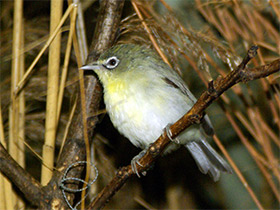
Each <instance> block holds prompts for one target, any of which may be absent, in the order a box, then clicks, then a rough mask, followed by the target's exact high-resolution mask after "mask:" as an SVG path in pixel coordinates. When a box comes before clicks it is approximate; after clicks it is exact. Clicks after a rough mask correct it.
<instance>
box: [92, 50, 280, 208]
mask: <svg viewBox="0 0 280 210" xmlns="http://www.w3.org/2000/svg"><path fill="white" fill-rule="evenodd" d="M257 49H258V47H257V46H253V47H251V49H250V50H249V51H248V53H247V55H246V57H245V58H244V59H243V61H242V63H241V64H240V65H239V66H238V67H237V68H236V70H234V71H232V72H230V73H229V74H228V75H227V76H226V77H224V78H222V77H218V78H217V79H216V81H211V82H210V83H209V87H208V90H207V91H205V92H204V93H202V95H201V96H200V97H199V99H198V100H197V102H196V103H195V104H194V106H193V107H192V108H191V109H190V110H189V111H188V113H187V114H185V115H184V116H183V117H182V118H181V119H180V120H178V121H177V122H176V123H175V124H173V125H172V126H170V131H171V137H172V138H175V137H176V136H177V135H178V134H179V133H180V132H182V131H183V130H185V129H186V128H188V127H189V126H191V125H192V124H195V123H199V121H200V119H201V118H202V117H203V112H204V111H205V109H206V108H207V107H208V106H210V105H211V104H212V103H213V102H214V101H215V100H216V99H217V98H218V97H219V96H220V95H221V94H223V93H224V92H225V91H226V90H228V89H229V88H231V87H232V86H234V85H235V84H237V83H239V82H246V81H250V80H254V79H258V78H262V77H266V76H268V75H270V74H273V73H275V72H278V71H279V70H280V59H278V60H275V61H273V62H272V63H270V64H267V65H264V66H260V67H257V68H251V69H250V68H246V65H247V63H248V62H249V61H250V60H251V59H252V58H253V57H254V56H255V55H256V52H257ZM169 143H170V139H169V138H168V137H167V135H166V132H164V134H162V135H161V136H160V137H159V138H158V139H157V141H156V142H155V143H153V144H152V145H151V146H150V147H149V149H148V150H147V152H146V154H145V155H144V156H143V157H142V158H141V159H140V160H139V162H140V164H141V165H142V166H139V165H137V170H138V172H139V173H143V172H145V171H147V170H148V169H149V168H150V167H151V165H152V163H153V162H154V161H155V160H156V159H157V158H158V157H159V155H160V154H161V153H162V152H163V151H164V149H165V148H166V146H167V145H168V144H169ZM133 174H134V173H133V172H132V170H131V165H129V166H126V167H123V168H121V169H120V170H119V171H118V172H117V174H116V176H115V177H114V178H113V179H112V180H111V182H110V183H109V184H108V185H107V186H106V187H105V188H104V189H103V190H102V191H101V192H100V193H99V195H98V196H97V197H96V199H95V200H94V201H93V202H92V203H91V205H90V207H89V209H101V208H103V207H104V206H105V204H106V202H108V201H109V200H110V199H111V198H112V197H113V195H114V194H115V193H116V192H117V191H118V190H119V189H120V188H121V187H122V186H123V184H124V183H125V182H126V181H127V180H128V179H129V178H130V177H131V176H132V175H133Z"/></svg>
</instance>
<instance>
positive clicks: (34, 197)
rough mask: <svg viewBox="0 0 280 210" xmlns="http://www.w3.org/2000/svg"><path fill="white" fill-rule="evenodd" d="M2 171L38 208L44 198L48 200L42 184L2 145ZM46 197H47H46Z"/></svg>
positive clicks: (0, 166) (0, 147)
mask: <svg viewBox="0 0 280 210" xmlns="http://www.w3.org/2000/svg"><path fill="white" fill-rule="evenodd" d="M0 171H1V172H2V173H3V174H4V175H5V176H6V177H7V178H8V179H9V180H10V181H12V182H13V184H15V185H16V186H17V187H18V189H19V190H20V191H22V192H23V193H24V196H25V198H26V199H27V200H28V201H29V202H30V203H31V204H32V205H36V206H38V205H39V203H40V202H42V200H43V199H42V198H44V199H48V197H47V196H45V195H47V194H45V193H44V192H43V191H42V187H41V184H40V183H39V182H38V181H37V180H35V179H34V178H33V177H32V176H31V175H30V174H29V173H27V172H26V171H25V170H24V169H23V168H22V167H21V166H20V165H19V164H18V163H17V162H16V161H15V160H14V159H13V158H12V157H11V156H10V155H9V154H8V152H7V150H6V149H5V148H4V147H3V145H2V144H1V143H0ZM44 196H45V197H44Z"/></svg>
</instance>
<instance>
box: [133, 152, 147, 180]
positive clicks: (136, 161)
mask: <svg viewBox="0 0 280 210" xmlns="http://www.w3.org/2000/svg"><path fill="white" fill-rule="evenodd" d="M146 152H147V149H144V150H142V151H141V152H140V153H139V154H138V155H136V156H135V157H134V158H132V160H131V170H132V171H133V172H134V173H135V174H136V175H137V176H138V177H139V178H140V174H139V172H138V170H137V166H136V164H137V165H139V166H141V167H143V165H142V164H141V163H140V162H139V160H140V159H141V158H142V157H143V156H144V154H145V153H146ZM142 175H143V176H145V175H146V173H145V171H144V172H142Z"/></svg>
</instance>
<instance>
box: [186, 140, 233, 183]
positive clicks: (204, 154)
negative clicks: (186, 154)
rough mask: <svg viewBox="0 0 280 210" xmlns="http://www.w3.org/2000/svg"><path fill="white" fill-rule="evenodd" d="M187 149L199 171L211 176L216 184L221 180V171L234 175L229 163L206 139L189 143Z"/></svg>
mask: <svg viewBox="0 0 280 210" xmlns="http://www.w3.org/2000/svg"><path fill="white" fill-rule="evenodd" d="M185 146H186V148H187V149H188V150H189V151H190V152H191V154H192V156H193V158H194V160H195V162H196V164H197V166H198V168H199V170H200V171H201V172H202V173H203V174H207V173H208V174H209V175H210V176H211V177H212V178H213V180H214V181H215V182H216V181H218V180H219V178H220V171H222V172H227V173H232V169H231V167H230V166H229V165H228V163H227V162H226V161H225V160H224V159H223V158H222V157H221V156H220V155H219V154H218V153H217V152H216V151H215V150H214V149H213V148H212V147H211V145H210V144H209V143H208V142H207V141H206V140H204V139H202V140H199V141H191V142H188V143H187V144H186V145H185Z"/></svg>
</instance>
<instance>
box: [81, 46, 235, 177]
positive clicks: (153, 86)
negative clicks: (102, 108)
mask: <svg viewBox="0 0 280 210" xmlns="http://www.w3.org/2000/svg"><path fill="white" fill-rule="evenodd" d="M81 69H84V70H85V69H88V70H93V71H94V72H95V73H96V74H97V76H98V77H99V79H100V81H101V83H102V85H103V88H104V102H105V105H106V110H107V112H108V114H109V116H110V119H111V121H112V123H113V125H114V126H115V127H116V128H117V129H118V131H119V132H120V133H121V134H123V135H124V136H125V137H126V138H128V139H129V140H130V142H131V143H132V144H134V145H135V146H136V147H140V148H142V149H144V150H145V149H147V148H148V147H149V145H150V144H151V143H153V142H155V141H156V140H157V138H158V137H159V136H160V135H161V134H162V133H163V132H164V129H165V128H166V127H168V125H170V124H173V123H175V122H176V121H177V120H179V119H180V118H181V117H182V116H183V115H184V114H185V113H187V112H188V110H189V109H190V108H191V107H192V106H193V105H194V103H195V102H196V98H195V97H194V96H193V94H192V93H191V92H190V90H189V88H188V87H187V85H186V84H185V82H184V81H183V80H182V78H181V77H180V76H179V75H178V74H177V73H176V72H175V71H174V70H172V69H171V68H170V67H169V66H168V65H167V64H166V63H165V62H163V61H162V59H161V58H160V57H159V56H158V55H157V54H156V53H155V52H154V51H153V50H151V49H148V48H146V47H143V46H139V45H134V44H123V45H116V46H114V47H112V48H110V49H109V50H107V51H106V52H104V53H103V54H102V55H101V56H100V57H99V59H98V60H97V61H96V62H92V63H89V64H87V65H85V66H83V67H82V68H81ZM213 133H214V131H213V127H212V125H211V122H210V120H209V117H208V116H207V115H205V116H204V118H203V120H202V122H201V124H199V125H193V126H191V127H189V128H188V129H186V130H185V131H183V132H182V133H181V134H180V135H179V136H178V137H177V140H178V142H179V144H176V143H174V142H172V143H171V144H170V145H169V146H168V147H167V149H166V152H170V151H172V150H174V149H176V148H178V146H179V145H184V146H185V147H186V148H187V149H188V150H189V151H190V152H191V154H192V156H193V158H194V159H195V161H196V163H197V165H198V167H199V169H200V171H201V172H202V173H204V174H206V173H208V174H209V175H210V176H211V177H212V178H213V179H214V181H217V180H218V179H219V177H220V171H222V172H228V173H231V172H232V169H231V167H230V166H229V165H228V164H227V162H226V161H225V160H224V159H223V158H222V157H221V156H220V155H219V154H218V153H217V152H216V151H215V150H214V149H213V148H212V147H211V146H210V144H209V143H208V142H207V140H206V137H205V136H206V135H209V136H211V135H213ZM140 154H143V153H140ZM140 154H139V155H140ZM139 155H138V156H136V157H135V158H133V160H132V165H134V169H135V168H136V167H135V164H136V163H137V161H138V159H139V158H140V156H141V155H140V156H139ZM136 173H137V171H136Z"/></svg>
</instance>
